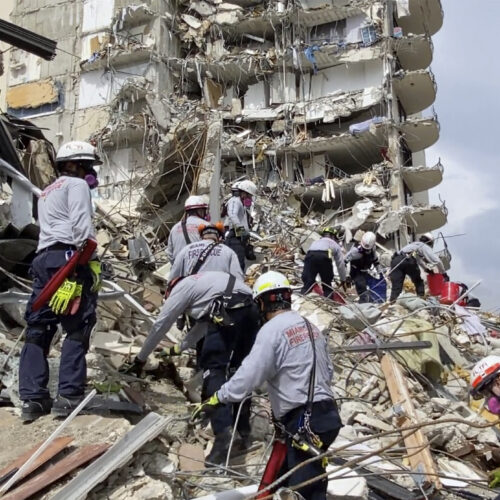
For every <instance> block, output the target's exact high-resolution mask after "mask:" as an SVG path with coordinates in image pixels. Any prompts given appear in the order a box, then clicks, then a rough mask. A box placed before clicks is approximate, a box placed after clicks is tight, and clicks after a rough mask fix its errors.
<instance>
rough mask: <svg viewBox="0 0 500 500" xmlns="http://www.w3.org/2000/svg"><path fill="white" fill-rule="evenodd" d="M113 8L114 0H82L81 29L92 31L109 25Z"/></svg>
mask: <svg viewBox="0 0 500 500" xmlns="http://www.w3.org/2000/svg"><path fill="white" fill-rule="evenodd" d="M114 8H115V2H114V0H83V25H82V31H83V32H84V33H92V32H95V31H100V30H103V29H104V28H107V27H109V25H110V24H111V21H112V20H113V14H114Z"/></svg>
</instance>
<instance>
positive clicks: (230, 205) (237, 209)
mask: <svg viewBox="0 0 500 500" xmlns="http://www.w3.org/2000/svg"><path fill="white" fill-rule="evenodd" d="M233 188H234V189H232V192H233V196H232V197H231V198H230V199H229V201H228V202H227V218H226V226H227V227H228V228H229V230H228V233H227V235H226V245H227V246H228V247H229V248H232V249H233V250H234V251H235V253H236V255H237V256H238V260H239V262H240V266H241V269H242V270H243V271H245V258H246V259H248V260H255V255H254V253H253V247H252V245H251V243H250V224H249V222H248V209H249V208H250V207H251V206H252V202H253V198H254V197H256V196H257V186H256V185H255V184H254V183H253V182H252V181H249V180H244V181H239V182H238V183H237V184H234V185H233Z"/></svg>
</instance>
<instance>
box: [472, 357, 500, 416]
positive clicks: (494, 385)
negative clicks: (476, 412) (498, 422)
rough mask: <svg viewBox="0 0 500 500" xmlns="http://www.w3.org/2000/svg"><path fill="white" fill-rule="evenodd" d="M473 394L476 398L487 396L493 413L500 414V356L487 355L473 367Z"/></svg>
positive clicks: (487, 403)
mask: <svg viewBox="0 0 500 500" xmlns="http://www.w3.org/2000/svg"><path fill="white" fill-rule="evenodd" d="M470 383H471V390H470V392H471V395H472V396H473V397H474V399H481V398H486V406H487V408H488V410H489V411H490V412H491V413H494V414H495V415H500V356H494V355H492V356H486V357H485V358H483V359H482V360H481V361H478V362H477V363H476V364H475V365H474V367H473V368H472V371H471V375H470Z"/></svg>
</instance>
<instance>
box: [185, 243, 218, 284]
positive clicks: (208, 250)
mask: <svg viewBox="0 0 500 500" xmlns="http://www.w3.org/2000/svg"><path fill="white" fill-rule="evenodd" d="M217 245H219V243H217V242H214V243H211V244H210V245H208V246H207V248H205V250H203V252H201V254H200V256H199V257H198V260H197V261H196V263H195V265H194V266H193V268H192V269H191V272H190V273H189V276H191V275H192V274H196V273H197V272H198V271H199V270H200V269H201V266H202V265H203V264H204V263H205V261H206V260H207V259H208V256H209V255H210V254H211V253H212V250H213V249H214V248H215V247H216V246H217Z"/></svg>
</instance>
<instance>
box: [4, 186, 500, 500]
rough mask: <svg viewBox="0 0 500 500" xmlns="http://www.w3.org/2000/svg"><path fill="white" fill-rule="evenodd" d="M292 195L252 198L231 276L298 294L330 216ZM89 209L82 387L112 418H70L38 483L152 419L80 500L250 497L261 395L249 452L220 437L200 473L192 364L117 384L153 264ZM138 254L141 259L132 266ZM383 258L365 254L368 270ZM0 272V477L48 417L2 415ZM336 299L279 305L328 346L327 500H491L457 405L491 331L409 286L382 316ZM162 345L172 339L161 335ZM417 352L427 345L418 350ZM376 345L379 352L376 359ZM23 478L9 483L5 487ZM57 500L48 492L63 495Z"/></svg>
mask: <svg viewBox="0 0 500 500" xmlns="http://www.w3.org/2000/svg"><path fill="white" fill-rule="evenodd" d="M296 189H297V186H295V185H291V184H277V185H276V187H275V188H274V189H273V190H271V189H268V190H267V192H264V193H263V194H262V196H259V198H258V201H257V204H256V207H257V208H256V212H255V214H254V216H255V218H254V220H255V222H254V228H253V229H254V235H255V237H254V240H255V241H254V244H255V251H256V254H257V257H258V259H257V261H256V263H255V264H253V265H252V266H250V267H249V269H248V270H247V281H248V282H249V283H250V284H251V283H252V282H253V281H254V279H255V277H256V276H257V275H258V274H260V272H262V271H263V270H264V269H265V268H266V267H269V268H272V269H275V270H279V271H281V272H283V273H285V274H286V275H287V276H288V277H289V278H290V279H291V281H292V284H293V285H294V286H297V288H299V287H300V285H301V282H300V273H301V267H302V264H303V257H304V252H305V250H307V248H308V246H309V245H310V243H311V242H312V241H313V240H314V239H315V238H317V237H318V235H317V229H319V228H320V227H322V226H323V225H325V224H327V223H331V222H333V220H332V219H333V218H334V216H335V214H334V213H331V214H329V213H328V212H326V213H320V212H314V211H312V210H310V211H309V212H307V213H306V214H304V213H303V212H301V203H300V197H299V196H302V194H301V195H297V194H295V193H294V191H295V190H296ZM98 207H99V210H100V211H101V212H100V213H99V212H98V213H99V215H101V216H102V217H101V219H99V220H100V222H99V224H98V227H99V232H98V239H99V244H100V253H101V255H104V259H103V260H105V261H106V262H107V263H108V264H109V268H110V273H109V275H108V280H107V282H106V283H107V284H106V285H105V287H104V289H103V290H102V291H101V299H102V300H101V301H100V304H99V314H98V318H99V319H98V324H97V326H96V328H95V332H94V334H93V339H92V346H91V349H90V353H89V354H88V357H87V358H88V367H89V370H88V383H89V388H91V387H95V388H97V389H98V391H99V392H101V393H102V397H106V398H108V399H111V400H113V401H115V403H116V404H117V406H116V408H115V410H113V411H111V412H110V413H109V414H107V415H103V414H99V415H80V416H77V417H76V418H75V419H74V420H73V422H71V423H70V425H69V426H68V427H67V428H66V429H65V430H64V432H63V435H65V436H71V437H72V438H73V440H72V441H71V442H70V443H69V444H68V446H66V448H65V449H64V450H63V451H61V452H60V454H59V455H57V456H56V459H57V460H56V459H52V461H51V462H49V463H48V465H47V464H45V465H43V466H42V467H41V468H40V469H37V472H38V474H49V475H50V473H51V472H50V471H51V469H50V468H51V467H55V464H57V462H58V461H59V460H63V458H64V457H65V456H67V455H68V454H69V453H70V452H71V451H72V450H74V449H77V448H79V447H85V446H87V445H90V444H108V445H110V444H113V443H119V442H120V440H121V438H122V437H123V436H124V434H126V433H127V432H128V431H132V430H133V429H134V426H136V425H139V423H140V421H141V419H143V418H144V414H145V413H148V412H154V413H155V414H157V415H158V418H159V419H160V421H159V423H158V425H159V431H158V433H157V435H156V436H154V437H153V438H152V439H151V440H149V441H148V442H144V443H142V444H141V445H140V446H139V448H138V449H137V451H135V452H134V453H133V454H131V455H127V454H125V455H124V457H123V460H121V461H119V462H117V463H116V464H115V466H114V467H111V468H110V470H109V473H107V474H106V475H105V477H103V478H102V480H100V482H99V484H96V485H95V487H93V488H92V489H91V491H90V492H89V496H88V498H95V499H98V498H99V499H100V498H110V499H128V498H130V499H132V498H134V499H136V498H144V499H155V498H158V499H160V498H198V497H202V496H203V495H211V494H212V495H213V494H214V493H216V492H218V491H225V490H231V489H234V488H240V487H248V488H246V489H244V490H243V491H244V492H246V493H244V494H243V496H242V497H238V498H245V497H246V496H245V495H247V497H248V498H250V497H251V496H248V495H251V494H252V492H253V491H254V490H252V486H253V485H256V484H258V482H259V480H260V476H261V474H262V471H263V468H264V465H265V463H266V458H267V456H268V454H269V450H270V444H271V442H272V436H273V428H272V425H271V423H270V407H269V404H268V401H267V400H266V398H265V389H264V388H263V389H262V392H261V393H260V394H258V395H255V397H254V400H253V418H252V422H253V433H252V438H253V443H252V445H251V446H250V447H249V448H247V449H244V450H242V449H240V448H239V447H238V440H237V436H235V439H234V444H233V448H232V450H231V456H230V457H229V460H228V464H227V467H226V468H224V469H216V470H214V469H209V470H206V469H205V467H204V464H203V461H204V456H206V455H207V453H208V452H209V451H210V446H211V443H212V438H213V436H212V433H211V430H210V428H209V427H208V426H207V425H206V424H204V423H202V424H196V425H192V424H191V423H190V422H189V421H188V418H189V415H190V408H191V407H190V406H189V405H190V403H192V402H194V401H197V400H198V399H199V390H198V388H199V384H200V381H199V376H196V371H195V369H194V360H193V357H192V356H191V355H190V354H184V355H182V356H179V357H176V358H172V360H171V361H170V362H168V363H167V364H165V363H160V362H159V361H157V360H155V359H154V358H151V360H150V364H148V366H147V371H146V373H147V376H146V377H145V378H144V379H136V378H135V377H131V376H123V375H120V374H118V372H117V367H118V366H119V365H120V364H121V363H122V362H123V361H124V360H125V359H126V358H127V357H129V356H131V355H134V354H135V353H137V352H138V350H139V348H140V346H141V344H142V342H143V341H144V339H145V336H146V334H147V332H148V328H149V325H150V322H151V317H154V315H155V314H156V313H157V311H158V309H159V307H160V306H161V303H162V291H163V289H164V286H165V277H166V275H167V273H168V265H166V266H165V265H162V261H163V260H164V259H165V257H164V252H163V243H162V242H161V241H160V240H159V239H155V240H150V241H146V240H145V239H142V240H139V242H137V238H135V239H134V238H133V235H132V233H130V234H127V232H126V231H122V229H124V227H125V223H124V222H122V224H123V226H122V227H121V226H120V216H121V215H120V211H119V210H116V209H114V210H115V211H114V212H113V213H110V214H109V215H106V210H107V209H106V207H104V205H98ZM121 217H123V216H121ZM123 218H124V219H125V217H123ZM127 223H128V224H130V220H128V222H127ZM353 229H356V228H355V227H353ZM131 241H132V244H131ZM134 243H135V245H134ZM138 246H139V248H142V249H143V250H144V249H145V248H146V249H147V250H148V252H146V254H145V253H144V252H142V253H140V251H138V250H137V247H138ZM138 254H139V255H138ZM387 257H388V256H387V255H384V254H383V251H381V260H382V261H383V262H387ZM152 262H155V263H156V265H152ZM5 273H6V275H7V276H8V279H9V285H10V287H9V289H8V291H5V292H3V293H2V294H1V295H0V298H1V300H2V305H1V307H0V322H1V323H0V328H1V334H0V335H1V340H0V348H1V355H0V370H2V373H1V380H2V385H3V387H4V390H3V391H2V402H3V403H4V405H5V406H4V407H3V408H1V409H0V433H1V439H2V450H1V452H0V469H3V468H4V467H5V468H6V469H3V471H4V473H5V471H7V472H8V470H9V464H12V462H13V461H14V460H15V459H16V458H17V457H18V456H20V455H22V454H23V453H26V452H28V451H30V449H32V448H33V447H34V446H35V445H36V444H37V443H40V442H43V441H44V440H45V439H46V438H47V437H48V436H49V435H50V434H51V433H52V432H53V431H54V430H55V429H56V428H57V427H58V425H59V424H60V421H58V420H54V419H53V418H52V417H50V416H47V417H43V418H40V419H39V420H37V421H35V422H34V423H32V424H29V425H23V424H22V423H21V421H20V419H19V418H18V412H19V410H18V407H19V401H18V398H17V396H16V391H17V387H16V386H17V365H18V356H19V351H20V347H21V345H22V342H17V340H18V338H19V337H20V336H21V334H22V331H23V327H24V323H23V310H24V302H25V300H26V298H27V294H28V293H29V289H30V286H29V281H28V280H27V279H26V278H25V277H24V276H25V275H24V274H23V273H19V274H16V270H15V269H13V270H12V272H11V271H6V270H5ZM339 300H342V299H341V298H339ZM343 301H344V302H345V303H344V304H341V303H339V302H334V301H331V300H329V299H326V298H324V297H322V296H320V295H317V294H315V293H312V294H310V295H307V296H301V295H299V294H298V293H297V294H295V295H294V300H293V308H294V309H296V310H298V311H300V312H301V313H302V314H304V315H305V316H306V317H308V318H309V319H310V320H311V321H312V322H313V323H315V324H316V325H318V326H319V327H320V328H321V329H322V331H323V332H324V333H325V334H327V335H328V339H329V346H330V353H331V358H332V361H333V364H334V367H335V379H334V390H335V393H336V395H337V398H338V399H337V401H338V403H339V406H340V409H341V416H342V421H343V423H344V427H343V429H342V431H341V433H340V435H339V437H338V438H337V440H336V441H335V442H334V444H333V445H332V447H331V452H330V464H329V466H328V469H327V472H328V474H329V477H330V482H329V493H330V495H331V498H408V499H409V498H424V497H431V496H432V495H433V494H435V493H436V492H437V491H439V492H440V493H441V495H442V497H443V498H494V496H495V493H494V491H493V490H489V489H488V487H487V484H488V480H487V476H488V471H490V470H492V469H494V468H496V466H497V465H498V463H497V462H498V461H499V460H500V455H499V454H498V452H497V448H498V444H499V441H498V436H499V433H498V428H497V426H496V425H495V423H496V422H497V421H498V420H497V417H496V416H494V415H492V414H490V413H488V412H487V411H486V410H484V409H483V408H482V406H481V403H478V402H476V401H471V400H469V396H468V394H469V393H468V383H469V370H470V368H471V366H472V365H473V363H474V362H475V361H476V360H478V359H479V358H481V357H482V356H484V355H486V354H491V353H493V354H495V353H497V352H498V351H497V349H500V341H499V340H498V339H497V337H496V335H498V332H499V331H500V319H499V318H497V317H494V316H491V315H489V314H487V313H483V312H481V311H477V310H474V309H465V308H461V307H459V306H453V307H449V306H445V305H441V304H439V302H438V300H437V299H435V298H432V297H429V298H428V299H426V300H424V299H421V298H418V297H416V295H415V294H414V293H413V290H412V289H411V286H408V287H407V289H406V291H405V293H404V294H403V295H402V296H401V297H400V299H399V300H398V301H397V303H396V304H392V305H390V304H388V303H380V304H372V303H370V304H358V303H357V300H356V297H355V295H354V292H353V291H350V292H349V293H348V294H346V295H344V296H343ZM150 315H152V316H150ZM170 333H171V335H172V336H173V337H177V338H178V337H179V336H180V332H179V331H178V330H177V329H176V328H175V327H174V328H173V329H172V331H171V332H170ZM165 342H168V341H165ZM408 342H414V343H415V342H416V343H417V344H412V345H414V346H416V347H417V348H415V349H413V350H403V348H402V343H408ZM422 342H428V343H429V344H428V345H427V347H426V348H421V347H422V345H425V344H422ZM387 344H390V345H391V346H393V347H387V348H386V347H385V346H386V345H387ZM59 346H60V343H59V342H55V343H54V345H53V347H52V351H51V355H50V366H51V376H52V379H51V383H50V385H51V387H52V389H53V390H54V389H55V387H56V385H55V384H56V378H57V364H58V354H59V353H58V351H59ZM377 346H378V347H377ZM54 395H55V394H54ZM12 405H13V406H12ZM120 405H121V406H120ZM141 412H142V414H140V413H141ZM405 428H407V429H406V430H405V431H403V434H402V433H401V431H402V429H405ZM51 464H52V465H51ZM88 467H91V466H90V465H89V466H88ZM81 469H84V466H82V467H81ZM84 472H85V471H84ZM81 473H83V472H81ZM74 475H75V473H74V471H73V470H71V471H70V473H69V474H65V475H63V476H62V477H61V479H59V480H57V481H55V483H54V484H53V485H51V486H48V487H45V488H43V489H41V490H39V491H38V492H37V493H36V495H38V497H39V498H42V497H44V498H51V497H52V496H54V495H55V494H56V493H57V492H58V491H60V490H61V488H64V487H69V486H70V485H71V483H69V481H70V479H71V478H72V477H74ZM32 476H33V474H32ZM32 476H28V477H27V478H26V479H23V480H22V481H21V486H20V487H22V486H24V483H25V482H26V483H27V482H28V479H30V478H31V477H32ZM35 477H36V475H35ZM47 484H48V482H47ZM61 491H62V493H61V494H63V495H64V494H65V493H64V491H65V490H61ZM464 492H466V493H464ZM36 495H35V498H36V497H37V496H36ZM369 495H372V496H369ZM377 495H378V496H377ZM464 495H466V496H465V497H464ZM467 495H468V496H467ZM7 498H10V497H7ZM12 498H17V497H12ZM61 498H64V496H62V497H61ZM207 498H216V497H214V496H210V497H207ZM231 498H232V497H231ZM280 498H285V497H284V496H283V497H280ZM290 498H292V497H290Z"/></svg>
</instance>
